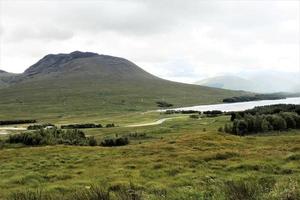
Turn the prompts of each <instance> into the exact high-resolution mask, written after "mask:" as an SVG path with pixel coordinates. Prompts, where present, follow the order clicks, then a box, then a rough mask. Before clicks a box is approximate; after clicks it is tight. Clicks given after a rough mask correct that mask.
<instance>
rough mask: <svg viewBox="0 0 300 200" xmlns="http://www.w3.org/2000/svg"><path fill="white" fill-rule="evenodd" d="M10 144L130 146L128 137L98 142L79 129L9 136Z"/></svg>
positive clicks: (31, 132)
mask: <svg viewBox="0 0 300 200" xmlns="http://www.w3.org/2000/svg"><path fill="white" fill-rule="evenodd" d="M6 142H7V143H10V144H18V143H20V144H24V145H28V146H40V145H58V144H64V145H77V146H97V145H100V146H123V145H127V144H129V139H128V138H127V137H113V138H106V139H104V140H103V141H97V140H96V139H95V138H94V137H93V136H90V137H87V136H85V133H84V132H83V131H81V130H78V129H69V130H62V129H57V128H53V129H39V130H35V131H30V132H23V133H20V134H14V135H9V137H8V139H7V140H6Z"/></svg>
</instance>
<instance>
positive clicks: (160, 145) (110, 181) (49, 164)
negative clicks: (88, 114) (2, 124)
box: [0, 109, 300, 200]
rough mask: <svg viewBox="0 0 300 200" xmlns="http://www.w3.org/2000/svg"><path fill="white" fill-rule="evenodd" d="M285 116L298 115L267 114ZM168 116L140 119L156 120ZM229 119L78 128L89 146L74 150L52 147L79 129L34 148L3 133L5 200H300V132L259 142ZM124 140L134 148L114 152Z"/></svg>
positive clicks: (0, 168) (0, 177) (0, 157)
mask: <svg viewBox="0 0 300 200" xmlns="http://www.w3.org/2000/svg"><path fill="white" fill-rule="evenodd" d="M257 110H260V111H263V110H264V109H257ZM268 110H270V109H268ZM285 113H288V114H293V115H295V114H296V112H293V111H287V109H282V110H280V111H279V112H278V113H273V114H261V115H282V114H285ZM163 115H164V114H159V113H157V114H155V115H154V114H153V113H149V114H148V113H146V114H141V115H139V116H135V117H136V118H138V117H143V119H144V120H145V121H147V120H149V121H155V120H157V119H159V118H164V117H165V116H163ZM191 115H198V113H193V114H191ZM247 115H249V113H245V114H244V116H247ZM251 115H252V114H251ZM259 115H260V114H259ZM199 116H200V115H199ZM252 116H253V117H255V116H256V114H254V115H252ZM158 117H159V118H158ZM230 117H231V116H230V115H218V116H216V117H214V118H210V117H206V115H205V114H203V115H201V120H194V119H191V118H190V117H189V116H188V115H185V116H183V117H179V118H176V119H174V120H170V121H167V122H165V123H163V124H160V125H157V126H151V127H150V126H146V127H125V126H123V124H126V123H120V124H121V125H120V126H118V127H116V128H113V129H110V128H100V129H86V130H84V132H82V131H78V132H81V133H83V134H84V137H83V135H82V134H81V133H78V134H74V133H73V134H74V135H75V136H74V138H80V139H79V140H77V141H83V142H82V143H80V142H75V145H76V146H74V145H70V143H72V142H66V143H62V144H61V145H57V144H60V143H56V142H53V143H51V142H50V141H57V140H62V139H61V138H64V137H62V136H61V134H66V132H73V131H74V132H75V130H73V129H68V130H60V129H57V131H59V132H64V133H60V134H58V133H56V132H55V134H57V135H58V137H56V136H53V135H55V134H50V133H48V134H50V136H49V135H48V134H45V135H47V137H46V138H49V140H48V142H46V144H47V146H46V145H30V146H29V147H31V146H35V147H34V148H25V147H26V146H27V145H26V146H25V145H24V144H23V143H21V144H23V145H20V144H19V143H7V141H8V140H9V138H10V136H0V138H1V140H2V141H3V142H4V141H6V143H4V144H3V145H4V146H3V147H2V148H1V147H0V151H1V152H0V188H1V190H0V199H4V200H6V199H7V200H52V199H55V200H56V199H61V200H71V199H75V200H76V199H78V200H79V199H81V200H94V199H108V200H121V199H122V200H134V199H135V200H140V199H143V200H186V199H195V200H196V199H197V200H198V199H200V200H202V199H203V200H204V199H205V200H227V199H228V200H239V199H242V200H252V199H253V200H299V196H300V195H299V193H300V192H299V190H300V189H299V184H300V179H299V177H300V173H299V164H300V163H299V162H300V159H299V155H300V148H299V147H298V146H299V145H298V144H299V142H300V140H299V130H297V129H291V130H290V131H287V132H278V131H269V132H270V133H276V135H274V134H260V133H258V134H259V137H257V136H254V135H251V136H245V137H237V136H235V135H232V134H226V133H224V132H223V131H224V130H223V129H224V128H222V130H221V129H220V130H219V132H218V127H222V126H224V124H226V123H228V122H229V121H230ZM235 117H237V118H236V119H234V120H238V119H239V120H240V119H242V118H241V117H243V116H242V114H240V115H239V116H238V115H236V116H235ZM124 118H125V117H124ZM127 118H128V116H126V120H127ZM76 121H79V120H76ZM93 121H95V120H93ZM114 121H115V120H114ZM124 121H125V120H124ZM118 122H119V121H118ZM231 123H232V124H233V122H231ZM51 131H53V130H52V129H49V130H48V129H39V130H33V131H26V133H28V134H29V135H30V134H33V133H39V134H41V133H42V132H51ZM70 134H71V133H70ZM15 135H17V134H15ZM20 135H22V134H20ZM71 135H72V134H71ZM30 136H31V135H30ZM36 136H38V135H36ZM12 137H13V136H12ZM25 138H27V137H23V139H21V141H27V139H25ZM28 138H30V137H29V136H28ZM37 138H39V137H37ZM50 138H51V139H50ZM67 138H69V140H70V141H73V140H74V141H76V139H74V138H73V137H67ZM84 138H85V139H84ZM43 140H45V139H43ZM126 140H127V142H128V143H130V145H126V146H122V147H118V148H111V147H114V146H116V145H124V144H127V142H126ZM129 140H130V141H129ZM28 141H35V140H33V139H29V140H28ZM66 141H67V140H66ZM270 141H271V142H270ZM20 146H21V147H23V148H19V147H20ZM95 146H96V147H95ZM131 183H133V184H131ZM2 188H3V190H2Z"/></svg>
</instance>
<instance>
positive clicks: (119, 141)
mask: <svg viewBox="0 0 300 200" xmlns="http://www.w3.org/2000/svg"><path fill="white" fill-rule="evenodd" d="M127 144H129V139H128V138H127V137H116V138H107V139H104V140H103V141H102V142H101V146H104V147H113V146H124V145H127Z"/></svg>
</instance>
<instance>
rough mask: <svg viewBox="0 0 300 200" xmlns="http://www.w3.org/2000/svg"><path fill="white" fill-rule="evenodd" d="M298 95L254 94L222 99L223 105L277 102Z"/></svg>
mask: <svg viewBox="0 0 300 200" xmlns="http://www.w3.org/2000/svg"><path fill="white" fill-rule="evenodd" d="M299 96H300V94H299V93H296V94H290V93H273V94H256V95H254V96H246V95H245V96H238V97H231V98H225V99H223V102H224V103H236V102H247V101H259V100H277V99H286V98H288V97H299Z"/></svg>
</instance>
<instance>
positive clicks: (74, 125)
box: [61, 124, 103, 129]
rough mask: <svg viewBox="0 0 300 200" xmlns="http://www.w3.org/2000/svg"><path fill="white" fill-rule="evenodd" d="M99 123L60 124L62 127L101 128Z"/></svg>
mask: <svg viewBox="0 0 300 200" xmlns="http://www.w3.org/2000/svg"><path fill="white" fill-rule="evenodd" d="M102 127H103V126H102V125H101V124H69V125H62V126H61V128H62V129H84V128H102Z"/></svg>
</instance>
